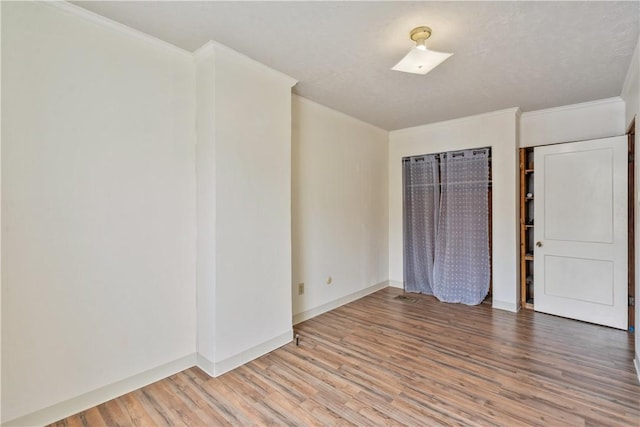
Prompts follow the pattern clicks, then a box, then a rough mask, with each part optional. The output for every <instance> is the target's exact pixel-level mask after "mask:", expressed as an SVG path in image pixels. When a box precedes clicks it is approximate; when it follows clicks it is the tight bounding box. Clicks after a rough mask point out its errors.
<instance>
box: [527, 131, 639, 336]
mask: <svg viewBox="0 0 640 427" xmlns="http://www.w3.org/2000/svg"><path fill="white" fill-rule="evenodd" d="M627 156H628V154H627V138H626V136H619V137H613V138H604V139H597V140H591V141H582V142H572V143H566V144H557V145H548V146H542V147H536V148H535V149H534V164H535V169H536V171H535V175H534V192H535V194H534V197H535V200H534V218H535V224H534V225H535V227H534V242H536V243H535V245H536V246H535V247H534V309H535V310H536V311H540V312H544V313H549V314H555V315H559V316H563V317H568V318H572V319H577V320H583V321H587V322H591V323H596V324H600V325H606V326H612V327H614V328H619V329H627V309H628V307H627V268H628V266H627V250H628V247H627V238H628V229H627V161H628V160H627V159H628V157H627Z"/></svg>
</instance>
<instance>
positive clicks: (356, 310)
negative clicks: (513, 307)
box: [53, 288, 640, 426]
mask: <svg viewBox="0 0 640 427" xmlns="http://www.w3.org/2000/svg"><path fill="white" fill-rule="evenodd" d="M400 294H402V291H401V290H398V289H394V288H388V289H384V290H382V291H379V292H377V293H375V294H373V295H370V296H368V297H365V298H363V299H361V300H358V301H356V302H353V303H351V304H348V305H346V306H343V307H340V308H338V309H336V310H333V311H331V312H329V313H326V314H324V315H321V316H318V317H316V318H314V319H311V320H309V321H306V322H304V323H302V324H299V325H297V326H296V331H297V332H298V333H299V334H300V337H301V342H300V346H299V347H296V346H295V345H294V344H289V345H286V346H284V347H282V348H280V349H278V350H276V351H274V352H272V353H270V354H267V355H265V356H263V357H261V358H259V359H257V360H255V361H253V362H251V363H248V364H247V365H244V366H242V367H240V368H238V369H235V370H234V371H232V372H229V373H227V374H225V375H222V376H221V377H218V378H210V377H208V376H207V375H206V374H204V373H203V372H202V371H200V370H199V369H197V368H191V369H188V370H186V371H183V372H181V373H179V374H176V375H173V376H171V377H169V378H166V379H164V380H162V381H159V382H157V383H154V384H151V385H149V386H147V387H144V388H142V389H139V390H136V391H134V392H132V393H129V394H127V395H124V396H122V397H119V398H117V399H114V400H111V401H109V402H107V403H104V404H102V405H100V406H97V407H95V408H92V409H89V410H87V411H84V412H81V413H79V414H77V415H74V416H72V417H69V418H67V419H64V420H62V421H60V422H58V423H55V424H53V425H55V426H72V425H73V426H76V425H77V426H79V425H84V426H87V425H89V426H102V425H109V426H116V425H119V426H131V425H135V426H151V425H162V426H166V425H201V426H214V425H234V426H239V425H242V426H245V425H291V426H311V425H349V424H353V425H359V426H371V425H411V426H418V425H428V426H433V425H504V426H516V425H531V426H567V425H572V426H573V425H575V426H584V425H598V426H625V425H628V426H638V425H639V424H640V385H638V378H637V376H636V372H635V370H634V367H633V362H632V359H633V336H632V334H629V333H627V332H624V331H619V330H614V329H610V328H606V327H601V326H595V325H590V324H586V323H581V322H577V321H572V320H567V319H562V318H558V317H554V316H549V315H545V314H540V313H535V312H532V311H529V310H523V311H521V312H520V313H518V314H515V313H509V312H504V311H501V310H492V309H491V308H490V307H489V306H488V305H484V304H483V305H480V306H476V307H468V306H463V305H458V304H445V303H440V302H438V301H437V300H436V299H434V298H433V297H428V296H423V295H414V294H407V296H409V297H410V299H409V300H402V299H396V298H394V297H396V296H397V295H400Z"/></svg>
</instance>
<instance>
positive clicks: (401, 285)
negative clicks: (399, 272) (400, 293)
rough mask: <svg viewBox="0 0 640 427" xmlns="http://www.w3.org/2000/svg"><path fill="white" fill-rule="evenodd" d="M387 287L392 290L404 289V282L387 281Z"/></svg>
mask: <svg viewBox="0 0 640 427" xmlns="http://www.w3.org/2000/svg"><path fill="white" fill-rule="evenodd" d="M389 286H391V287H393V288H400V289H404V282H402V281H399V280H389Z"/></svg>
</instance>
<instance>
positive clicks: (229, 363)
mask: <svg viewBox="0 0 640 427" xmlns="http://www.w3.org/2000/svg"><path fill="white" fill-rule="evenodd" d="M292 340H293V330H291V329H290V330H288V331H287V332H285V333H283V334H280V335H278V336H277V337H274V338H271V339H270V340H267V341H265V342H263V343H262V344H258V345H256V346H253V347H251V348H249V349H247V350H245V351H243V352H240V353H238V354H236V355H235V356H231V357H228V358H226V359H224V360H221V361H220V362H212V361H211V360H209V359H207V358H206V357H204V356H202V355H200V354H198V355H197V364H198V367H199V368H200V369H202V370H203V371H205V372H206V373H207V374H209V375H210V376H212V377H217V376H220V375H222V374H224V373H225V372H229V371H231V370H233V369H235V368H237V367H238V366H242V365H244V364H245V363H247V362H251V361H252V360H254V359H257V358H258V357H260V356H263V355H265V354H267V353H269V352H270V351H273V350H275V349H277V348H278V347H282V346H283V345H285V344H288V343H290V342H291V341H292Z"/></svg>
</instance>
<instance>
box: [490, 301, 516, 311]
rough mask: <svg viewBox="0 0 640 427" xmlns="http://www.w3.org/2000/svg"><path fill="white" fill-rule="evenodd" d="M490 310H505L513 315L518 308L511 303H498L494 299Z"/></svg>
mask: <svg viewBox="0 0 640 427" xmlns="http://www.w3.org/2000/svg"><path fill="white" fill-rule="evenodd" d="M491 308H497V309H500V310H506V311H511V312H513V313H517V312H518V308H519V307H518V304H516V303H513V302H506V301H499V300H496V299H494V300H493V301H492V302H491Z"/></svg>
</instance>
